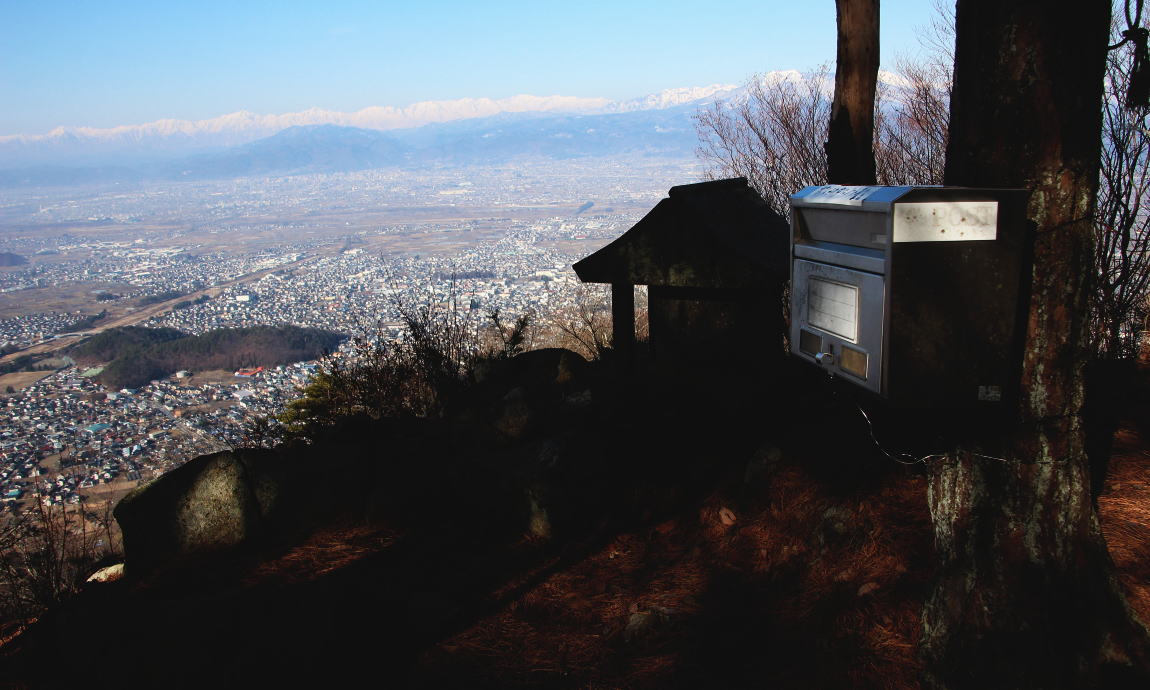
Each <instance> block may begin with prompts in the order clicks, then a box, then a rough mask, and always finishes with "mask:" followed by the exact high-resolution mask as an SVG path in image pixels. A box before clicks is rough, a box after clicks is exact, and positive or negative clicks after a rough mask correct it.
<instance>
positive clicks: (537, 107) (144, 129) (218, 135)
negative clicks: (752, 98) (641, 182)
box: [0, 84, 738, 168]
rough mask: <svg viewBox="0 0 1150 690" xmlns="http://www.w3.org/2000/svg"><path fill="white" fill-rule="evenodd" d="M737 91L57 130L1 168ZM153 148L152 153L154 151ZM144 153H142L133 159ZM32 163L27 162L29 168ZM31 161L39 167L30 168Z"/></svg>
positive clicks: (622, 106) (621, 108) (19, 140)
mask: <svg viewBox="0 0 1150 690" xmlns="http://www.w3.org/2000/svg"><path fill="white" fill-rule="evenodd" d="M737 89H738V87H736V86H733V85H725V84H713V85H711V86H702V87H687V88H678V89H668V90H666V91H662V92H659V93H656V94H651V95H648V96H644V97H641V98H635V99H631V100H625V101H610V100H608V99H605V98H580V97H574V96H531V95H519V96H512V97H510V98H502V99H491V98H461V99H457V100H450V101H424V102H419V103H413V104H411V105H408V106H404V107H393V106H371V107H368V108H364V109H362V110H358V111H356V112H351V113H345V112H338V111H332V110H323V109H320V108H311V109H308V110H304V111H302V112H297V113H284V114H279V115H274V114H271V115H262V114H257V113H252V112H248V111H240V112H236V113H230V114H228V115H221V116H219V117H215V118H211V119H206V120H176V119H164V120H157V121H155V122H149V123H146V124H140V125H123V126H119V127H110V128H95V127H57V128H56V129H53V130H52V131H50V132H48V133H47V134H16V135H7V136H0V155H3V159H0V168H5V167H11V166H12V164H17V165H19V164H27V163H35V162H41V163H47V162H55V161H52V160H50V159H54V158H57V156H53V155H51V154H52V153H53V152H58V153H61V154H70V155H81V156H87V155H89V154H98V153H109V154H110V153H114V152H116V151H117V150H123V152H124V153H128V152H133V151H134V150H136V149H143V148H147V150H148V151H150V152H152V153H161V152H163V153H177V152H184V153H186V152H192V151H194V150H197V149H201V150H206V149H212V148H218V147H222V146H233V145H236V144H242V143H246V142H249V141H254V140H256V139H259V138H262V137H267V136H270V135H272V134H275V133H277V132H280V131H283V130H285V129H287V128H289V127H300V126H309V125H338V126H341V127H359V128H362V129H374V130H392V129H406V128H411V127H419V126H422V125H426V124H432V123H442V122H452V121H455V120H466V119H473V118H481V117H490V116H493V115H499V114H503V113H540V114H557V113H570V114H576V113H578V114H602V113H626V112H635V111H640V110H655V109H665V108H671V107H674V106H679V105H684V104H689V103H695V102H700V101H703V100H707V99H711V98H722V97H725V96H728V95H730V94H732V93H734V92H735V91H736V90H737ZM157 147H158V148H157ZM140 152H141V153H142V152H143V151H142V150H141V151H140ZM29 159H32V160H29ZM34 159H40V160H39V161H36V160H34Z"/></svg>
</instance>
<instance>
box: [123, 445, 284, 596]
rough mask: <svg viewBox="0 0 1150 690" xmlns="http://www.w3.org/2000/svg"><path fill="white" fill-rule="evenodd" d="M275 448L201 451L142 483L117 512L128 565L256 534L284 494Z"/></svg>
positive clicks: (133, 569) (150, 565)
mask: <svg viewBox="0 0 1150 690" xmlns="http://www.w3.org/2000/svg"><path fill="white" fill-rule="evenodd" d="M277 459H278V458H277V457H276V454H275V453H274V452H272V451H266V450H245V451H237V452H230V451H225V452H221V453H215V454H212V455H202V456H200V457H198V458H195V459H193V460H191V461H189V462H188V463H187V464H185V465H183V466H182V467H179V468H177V469H175V470H173V471H171V472H169V473H167V474H165V475H163V476H162V477H160V478H159V479H157V480H155V481H153V482H151V483H149V484H147V485H144V486H141V487H138V488H137V489H135V490H134V491H132V492H131V493H129V494H128V495H127V496H125V497H124V499H123V500H121V501H120V503H119V504H117V505H116V508H115V510H114V515H115V517H116V520H117V521H118V522H119V523H120V528H121V529H122V530H123V534H124V551H125V561H126V563H127V569H128V572H129V573H131V574H132V575H133V576H135V575H136V574H137V573H138V572H141V571H148V570H152V569H154V568H155V567H157V566H159V565H160V564H162V563H164V562H166V561H175V560H185V559H188V558H192V557H196V556H199V555H204V554H208V553H211V552H218V551H222V550H227V549H230V548H233V547H236V546H239V545H241V544H245V543H248V542H250V541H251V540H253V539H254V538H256V537H258V536H259V535H260V534H261V533H263V532H264V531H265V529H266V527H267V524H268V521H269V518H270V516H271V514H272V513H273V512H274V510H275V508H276V504H277V502H278V501H279V498H280V494H281V489H282V484H283V481H282V478H281V477H277V476H276V473H275V472H273V471H271V468H270V466H272V465H274V463H275V460H277Z"/></svg>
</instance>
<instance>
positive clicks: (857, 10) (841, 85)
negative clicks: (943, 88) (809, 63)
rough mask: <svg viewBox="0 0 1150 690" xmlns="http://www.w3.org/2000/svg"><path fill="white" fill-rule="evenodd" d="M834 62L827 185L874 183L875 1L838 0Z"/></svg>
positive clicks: (836, 3) (828, 136)
mask: <svg viewBox="0 0 1150 690" xmlns="http://www.w3.org/2000/svg"><path fill="white" fill-rule="evenodd" d="M835 6H836V9H837V11H838V27H839V29H838V31H839V33H838V62H837V64H836V66H835V97H834V102H833V103H832V105H831V124H830V130H829V131H828V133H827V143H826V151H827V181H828V182H831V183H834V184H855V185H872V184H875V164H874V97H875V86H876V84H877V82H878V57H879V55H878V48H879V33H878V26H879V23H878V22H879V19H878V0H836V1H835Z"/></svg>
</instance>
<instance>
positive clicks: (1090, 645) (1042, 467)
mask: <svg viewBox="0 0 1150 690" xmlns="http://www.w3.org/2000/svg"><path fill="white" fill-rule="evenodd" d="M1109 22H1110V2H1109V0H1089V1H1088V2H1081V3H1078V4H1077V5H1076V6H1075V11H1073V12H1062V11H1055V10H1053V9H1052V7H1051V6H1050V5H1049V3H1047V2H1044V1H1043V0H959V2H958V9H957V36H956V47H955V48H956V49H955V77H954V92H953V97H952V105H951V126H950V143H949V147H948V149H947V164H946V179H945V182H946V184H948V185H966V186H989V187H1025V188H1027V189H1030V190H1032V196H1031V198H1030V205H1029V208H1028V216H1029V218H1030V220H1031V221H1032V223H1033V228H1032V230H1033V234H1032V241H1033V256H1034V267H1033V271H1032V276H1031V286H1030V299H1029V315H1028V320H1027V326H1026V335H1025V344H1024V346H1023V354H1022V364H1021V375H1020V379H1021V380H1020V395H1019V400H1018V403H1017V409H1016V411H1015V412H1016V414H1015V415H1014V419H1012V420H1011V423H1010V424H1008V428H1009V430H1008V431H1006V432H1004V433H1002V434H1001V436H1000V438H998V439H997V442H996V443H994V444H993V446H983V447H979V448H974V447H973V446H971V447H968V448H966V449H964V450H961V451H959V452H957V453H955V454H953V455H952V456H951V457H949V458H948V459H947V460H946V461H944V462H942V463H940V464H938V465H937V466H936V467H934V468H933V470H932V472H931V477H930V485H929V494H928V500H929V504H930V509H931V514H932V517H933V521H934V527H935V538H936V545H937V549H938V555H939V558H940V560H941V566H940V573H939V580H938V582H937V583H936V588H935V589H934V591H933V592H932V594H931V596H930V598H929V600H928V602H927V605H926V608H925V610H924V612H923V653H924V655H925V658H926V661H927V665H928V680H929V681H931V682H932V684H934V685H936V686H941V687H948V688H959V687H971V688H973V687H978V688H988V687H1044V688H1049V687H1114V686H1115V685H1116V684H1118V685H1122V686H1125V684H1126V683H1127V682H1147V676H1146V668H1147V662H1148V661H1150V653H1148V647H1147V637H1146V630H1145V628H1143V627H1142V626H1141V624H1139V623H1138V622H1137V621H1136V620H1134V618H1133V616H1132V615H1131V613H1130V611H1129V609H1128V607H1127V605H1126V601H1125V598H1124V597H1123V596H1122V594H1121V592H1120V590H1119V588H1118V586H1117V584H1116V581H1115V579H1114V577H1113V564H1112V562H1111V560H1110V557H1109V554H1108V552H1107V550H1106V544H1105V542H1104V540H1103V538H1102V534H1101V531H1100V529H1099V525H1098V517H1097V513H1096V512H1095V509H1094V506H1093V503H1092V501H1091V496H1090V473H1089V466H1088V463H1087V458H1086V453H1085V447H1084V438H1083V426H1082V418H1081V411H1082V404H1083V366H1084V363H1085V354H1086V351H1087V350H1086V345H1087V340H1086V337H1087V332H1086V326H1087V323H1086V319H1087V314H1088V312H1089V309H1088V307H1089V304H1088V297H1089V289H1090V277H1091V271H1092V267H1093V261H1092V235H1091V220H1090V218H1091V214H1092V213H1093V210H1094V196H1095V192H1096V189H1097V181H1098V161H1099V153H1100V146H1101V138H1100V131H1101V115H1100V112H1101V109H1100V107H1101V99H1102V77H1103V68H1104V61H1105V55H1106V43H1107V37H1108V29H1109ZM987 456H992V457H987ZM1134 679H1137V681H1135V680H1134ZM1148 687H1150V686H1148Z"/></svg>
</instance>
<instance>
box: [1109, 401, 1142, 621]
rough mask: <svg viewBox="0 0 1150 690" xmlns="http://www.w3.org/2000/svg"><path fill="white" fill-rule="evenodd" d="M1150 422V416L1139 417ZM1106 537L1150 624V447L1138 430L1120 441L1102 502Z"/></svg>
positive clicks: (1132, 598) (1135, 604)
mask: <svg viewBox="0 0 1150 690" xmlns="http://www.w3.org/2000/svg"><path fill="white" fill-rule="evenodd" d="M1135 412H1136V413H1138V415H1139V416H1137V417H1134V419H1142V420H1146V419H1147V418H1148V417H1147V416H1146V415H1147V414H1148V413H1150V410H1146V409H1145V408H1142V409H1138V410H1136V411H1135ZM1098 512H1099V518H1100V520H1101V522H1102V533H1103V534H1104V535H1105V536H1106V543H1107V545H1108V546H1109V547H1110V556H1111V557H1112V558H1113V559H1114V564H1115V566H1117V568H1118V579H1119V582H1121V583H1122V585H1123V587H1124V588H1125V590H1126V597H1127V600H1128V601H1129V602H1130V606H1131V608H1132V609H1133V610H1134V613H1135V614H1136V615H1137V616H1138V618H1139V619H1140V620H1142V621H1143V622H1148V621H1150V444H1148V443H1147V441H1146V439H1145V438H1144V437H1143V436H1142V434H1141V432H1140V430H1139V429H1138V428H1137V427H1136V426H1135V425H1134V424H1132V423H1131V424H1127V425H1124V426H1123V428H1122V429H1120V430H1119V431H1118V433H1117V434H1116V436H1115V440H1114V454H1113V456H1112V457H1111V460H1110V474H1109V476H1108V477H1107V482H1106V489H1105V490H1104V491H1103V493H1102V495H1101V496H1100V497H1099V499H1098Z"/></svg>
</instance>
